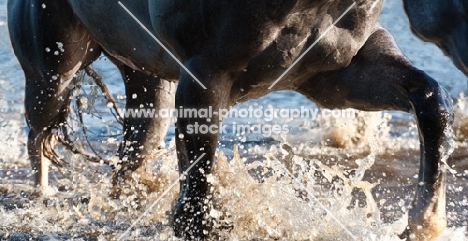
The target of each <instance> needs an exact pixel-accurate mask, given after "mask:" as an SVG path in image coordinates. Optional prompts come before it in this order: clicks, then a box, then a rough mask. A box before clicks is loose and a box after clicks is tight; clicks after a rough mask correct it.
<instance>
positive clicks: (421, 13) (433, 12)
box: [403, 0, 468, 76]
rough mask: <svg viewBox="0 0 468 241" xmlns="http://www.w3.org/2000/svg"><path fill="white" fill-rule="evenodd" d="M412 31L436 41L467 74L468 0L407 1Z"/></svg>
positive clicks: (424, 38) (427, 40) (432, 41)
mask: <svg viewBox="0 0 468 241" xmlns="http://www.w3.org/2000/svg"><path fill="white" fill-rule="evenodd" d="M403 4H404V5H403V6H404V9H405V12H406V15H407V16H408V19H409V22H410V26H411V30H412V31H413V33H414V34H415V35H416V36H418V37H419V38H421V39H422V40H424V41H426V42H431V43H434V44H436V45H437V46H438V47H439V48H440V49H441V50H442V51H443V52H444V54H445V55H447V56H449V57H450V58H451V59H452V61H453V63H454V64H455V66H456V67H457V68H458V69H460V70H461V71H462V72H463V73H464V74H465V75H466V76H468V40H467V39H468V2H466V1H460V0H448V1H443V0H437V1H422V0H414V1H404V2H403Z"/></svg>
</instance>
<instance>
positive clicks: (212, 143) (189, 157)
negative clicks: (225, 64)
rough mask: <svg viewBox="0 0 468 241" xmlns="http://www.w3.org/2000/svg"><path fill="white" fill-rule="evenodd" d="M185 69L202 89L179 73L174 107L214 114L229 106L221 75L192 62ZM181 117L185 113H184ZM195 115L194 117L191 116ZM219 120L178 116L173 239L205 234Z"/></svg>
mask: <svg viewBox="0 0 468 241" xmlns="http://www.w3.org/2000/svg"><path fill="white" fill-rule="evenodd" d="M187 66H188V67H189V68H190V69H191V70H192V72H193V73H194V74H195V75H196V76H197V77H198V78H199V79H200V80H202V81H203V83H204V85H206V87H207V89H203V88H202V87H201V86H200V85H199V84H198V83H197V82H195V81H194V80H193V79H192V77H190V76H189V75H188V74H187V73H185V72H184V73H182V75H181V79H180V82H179V86H178V87H177V92H176V106H177V107H182V108H183V110H189V109H190V110H195V111H197V113H200V112H198V111H200V110H208V109H209V108H210V107H211V108H212V110H218V109H220V108H226V106H227V105H228V103H229V93H230V83H229V82H228V81H224V80H225V79H224V78H226V77H224V78H223V75H222V74H219V73H216V72H215V71H210V67H211V66H208V65H204V62H203V61H200V60H197V59H192V60H191V61H189V62H188V64H187ZM184 113H186V112H185V111H184ZM195 115H196V114H195ZM220 123H221V122H220V118H219V116H208V117H206V116H204V117H202V116H179V117H178V119H177V123H176V145H177V156H178V160H179V172H180V175H181V176H180V180H181V181H180V196H179V199H178V201H177V203H176V206H175V211H174V224H173V225H174V231H175V234H176V236H179V237H183V238H184V239H188V240H192V239H195V240H198V239H202V238H204V237H205V236H206V235H207V234H208V233H209V230H208V229H209V227H210V225H209V220H207V217H206V213H207V212H209V211H208V210H209V205H210V204H209V202H210V197H209V196H207V195H208V193H209V185H208V182H207V175H208V174H210V173H211V169H212V166H213V160H214V154H215V150H216V145H217V140H218V132H219V130H220V128H221V127H220Z"/></svg>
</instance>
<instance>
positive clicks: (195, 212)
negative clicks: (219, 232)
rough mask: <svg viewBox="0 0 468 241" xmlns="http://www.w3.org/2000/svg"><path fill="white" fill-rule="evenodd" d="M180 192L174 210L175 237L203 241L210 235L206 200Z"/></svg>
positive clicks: (207, 201)
mask: <svg viewBox="0 0 468 241" xmlns="http://www.w3.org/2000/svg"><path fill="white" fill-rule="evenodd" d="M185 191H186V190H184V191H183V192H181V194H180V197H179V199H178V200H177V203H176V205H175V208H174V217H173V227H174V232H175V235H176V236H177V237H181V238H184V239H188V240H199V239H204V238H206V236H207V235H208V234H209V233H210V227H211V225H210V224H211V219H210V218H209V215H207V213H209V211H208V210H209V203H210V200H209V199H208V198H203V197H195V196H193V195H190V194H187V192H185Z"/></svg>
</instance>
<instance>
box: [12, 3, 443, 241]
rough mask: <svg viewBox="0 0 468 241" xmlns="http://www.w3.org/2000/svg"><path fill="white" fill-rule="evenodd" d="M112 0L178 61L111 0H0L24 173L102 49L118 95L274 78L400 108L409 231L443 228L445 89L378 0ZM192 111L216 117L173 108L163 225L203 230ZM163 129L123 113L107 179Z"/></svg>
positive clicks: (157, 101) (196, 95)
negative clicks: (19, 84)
mask: <svg viewBox="0 0 468 241" xmlns="http://www.w3.org/2000/svg"><path fill="white" fill-rule="evenodd" d="M122 3H123V4H124V5H125V6H127V7H128V10H129V11H130V12H132V13H133V14H134V16H135V17H136V18H138V19H139V21H140V23H141V25H143V26H145V27H146V28H147V29H148V30H149V32H151V34H154V36H155V37H156V38H158V39H159V40H161V42H162V44H164V45H165V46H167V47H168V50H169V51H170V52H171V53H172V54H174V55H175V56H176V57H177V59H178V60H180V61H181V63H183V65H184V68H186V69H183V68H181V66H179V65H178V64H177V63H176V61H174V59H173V58H172V57H171V56H170V55H169V54H168V52H166V51H165V50H164V49H162V48H161V46H160V45H159V44H158V43H157V42H156V41H155V40H154V39H153V38H152V37H151V36H150V35H149V34H148V33H147V32H146V31H145V30H144V29H143V28H141V27H140V26H139V25H138V23H136V22H135V20H134V19H133V18H132V17H131V16H130V15H129V14H128V13H127V12H126V11H125V10H124V9H123V8H122V7H121V6H120V5H119V4H118V3H117V2H116V1H111V0H99V1H97V0H66V1H65V0H21V1H19V0H10V1H9V2H8V16H9V18H8V22H9V30H10V36H11V39H12V43H13V47H14V50H15V54H16V55H17V57H18V59H19V61H20V63H21V65H22V67H23V69H24V72H25V76H26V100H25V105H26V118H27V121H28V124H29V127H30V133H29V137H28V150H29V156H30V159H31V164H32V168H33V171H35V172H38V174H37V175H36V183H37V184H41V185H44V184H45V183H46V180H45V179H46V178H40V177H47V175H46V173H44V172H41V170H42V169H41V163H42V161H41V158H42V156H43V155H48V156H50V157H51V158H52V159H54V155H51V154H50V152H51V151H52V148H53V147H52V146H51V145H50V144H49V143H48V141H49V139H50V136H51V133H52V132H51V130H52V129H54V128H56V127H57V126H58V125H59V123H61V122H62V121H64V118H63V116H64V115H63V112H64V111H65V109H66V105H67V104H68V101H69V100H68V99H69V96H70V89H71V86H72V85H73V79H74V78H73V76H74V74H75V73H76V71H77V70H79V69H84V68H86V67H87V66H88V65H89V64H90V63H92V62H93V61H94V60H95V59H96V58H97V57H98V56H99V54H100V53H104V54H106V55H107V56H109V57H110V58H111V59H112V61H113V62H114V63H115V64H116V65H117V66H118V67H119V68H120V70H121V72H122V76H123V78H124V80H125V88H126V94H127V96H128V97H129V98H128V100H127V106H126V108H156V109H159V108H168V107H172V106H173V101H174V99H173V98H174V92H175V104H176V106H177V107H180V106H181V107H183V108H208V107H212V108H213V109H215V110H216V109H221V108H228V107H229V106H231V105H233V104H234V103H236V102H238V101H243V100H247V99H252V98H256V97H259V96H262V95H265V94H267V93H269V92H271V91H276V90H286V89H287V90H294V91H297V92H299V93H301V94H303V95H305V96H306V97H308V98H309V99H310V100H312V101H314V102H315V103H317V104H319V105H321V106H323V107H326V108H331V109H333V108H356V109H360V110H365V111H377V110H400V111H405V112H410V113H413V114H414V115H415V117H416V120H417V123H418V127H419V133H420V143H421V165H420V170H419V185H418V186H417V189H416V196H415V199H414V203H413V207H412V209H411V211H410V217H409V219H410V220H409V228H408V230H409V232H412V233H414V234H415V235H412V236H410V237H415V239H420V240H428V239H433V238H434V237H437V236H438V235H439V234H440V233H441V232H442V231H443V230H444V228H445V226H446V216H445V171H444V170H445V168H444V163H443V158H444V157H445V155H446V154H447V153H445V151H444V150H445V149H444V146H446V143H447V141H448V140H447V139H446V133H445V131H446V130H447V129H449V128H450V123H451V118H452V106H451V100H450V98H449V97H448V96H447V94H446V92H445V91H444V90H443V89H442V88H441V86H440V85H439V84H438V83H437V82H436V81H435V80H433V79H432V78H431V77H429V76H428V75H426V74H425V73H424V72H422V71H420V70H418V69H416V68H414V67H413V66H412V65H411V64H410V63H409V61H408V60H407V59H406V58H405V57H404V56H403V55H402V54H401V52H400V51H399V50H398V48H397V47H396V46H395V44H394V42H393V39H392V37H391V36H390V34H389V33H388V32H387V31H385V30H384V29H383V28H382V27H381V26H380V25H379V24H378V23H377V19H378V16H379V14H380V11H381V8H382V4H383V0H374V1H370V0H356V1H355V4H356V5H355V6H353V5H352V4H353V3H354V2H353V1H352V0H333V1H330V0H264V1H263V0H218V1H210V0H196V1H195V0H194V1H179V0H149V1H131V0H122ZM350 7H352V8H350ZM346 10H350V11H349V12H348V13H347V14H344V13H345V12H346ZM343 14H344V15H343ZM342 16H343V18H342V19H340V17H342ZM338 20H340V21H338ZM334 22H336V25H333V24H334ZM313 44H314V47H313V48H311V50H310V52H308V53H307V54H306V55H305V56H304V57H303V58H299V56H301V55H302V54H303V53H305V51H306V49H307V48H308V47H309V46H312V45H313ZM299 59H300V61H298V62H297V64H295V65H293V63H294V61H296V60H299ZM289 67H292V68H291V69H290V71H289V72H287V74H285V75H284V77H283V78H282V79H280V81H278V82H277V83H276V84H275V85H274V86H272V84H273V82H275V80H277V79H278V77H279V76H282V74H283V73H284V72H285V71H286V70H287V69H288V68H289ZM192 74H193V75H192ZM194 76H195V77H197V78H196V79H194ZM175 81H179V85H178V87H177V90H176V91H175V90H174V84H173V82H175ZM198 81H200V83H199V82H198ZM202 86H203V87H205V88H203V87H202ZM132 96H136V98H130V97H132ZM196 123H197V124H198V125H209V126H212V125H217V126H219V125H220V120H219V118H211V119H206V118H197V117H196V118H188V117H180V118H178V121H177V124H176V127H177V130H176V142H177V143H176V144H177V154H178V159H179V169H180V171H181V173H184V172H185V171H187V170H188V171H187V176H186V177H185V178H183V179H182V181H181V183H180V197H179V200H178V202H177V204H176V207H175V213H174V230H175V232H176V235H178V236H181V237H184V238H185V239H194V238H203V237H204V236H205V232H204V230H209V226H210V225H209V223H210V222H209V220H206V213H207V206H208V204H207V201H208V199H209V198H207V194H208V192H209V186H208V183H207V180H206V175H207V174H209V173H211V172H212V166H213V161H214V153H215V150H216V145H217V140H218V135H217V134H215V133H208V134H190V133H189V132H187V129H188V128H187V127H188V126H189V125H195V124H196ZM166 128H167V121H164V120H160V119H137V118H133V119H132V118H127V119H125V123H124V141H123V142H122V144H121V146H120V150H119V153H120V159H121V162H120V164H119V165H118V166H116V167H115V169H116V171H115V177H114V183H115V184H116V185H117V184H118V183H119V181H120V180H121V179H122V177H124V175H125V173H126V172H127V171H132V170H134V169H136V168H137V167H138V166H139V165H140V164H141V162H142V161H143V160H144V159H145V157H146V156H147V155H149V154H150V151H151V149H153V148H155V146H156V145H154V143H159V141H160V140H161V139H162V137H163V135H164V134H165V131H166ZM189 167H191V168H189Z"/></svg>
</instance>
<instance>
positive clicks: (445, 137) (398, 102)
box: [299, 29, 452, 240]
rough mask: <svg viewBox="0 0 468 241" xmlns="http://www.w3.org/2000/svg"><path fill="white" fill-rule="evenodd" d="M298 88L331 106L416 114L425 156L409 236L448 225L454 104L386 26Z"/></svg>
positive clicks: (431, 235)
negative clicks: (339, 65) (344, 61)
mask: <svg viewBox="0 0 468 241" xmlns="http://www.w3.org/2000/svg"><path fill="white" fill-rule="evenodd" d="M299 92H301V93H303V94H304V95H306V96H308V97H309V98H310V99H312V100H313V101H315V102H317V103H318V104H320V105H322V106H325V107H327V108H356V109H360V110H366V111H376V110H401V111H406V112H410V113H413V114H414V115H415V117H416V120H417V124H418V128H419V136H420V144H421V162H420V169H419V183H418V186H417V190H416V197H415V199H414V202H413V206H412V207H411V209H410V211H409V225H408V233H409V234H410V235H408V238H409V239H411V240H433V239H435V238H436V237H437V236H439V235H440V234H441V232H442V231H443V230H444V228H445V227H446V223H447V220H446V216H445V171H444V168H445V167H444V159H445V158H446V156H447V155H448V154H449V153H447V151H448V149H447V146H448V145H449V141H450V136H449V134H448V133H447V132H446V131H448V130H449V128H451V121H452V104H451V99H450V98H449V96H448V95H447V93H446V92H445V90H444V89H443V88H442V87H441V86H440V85H439V84H438V83H437V82H436V81H435V80H433V79H432V78H430V77H429V76H427V75H426V74H425V73H424V72H422V71H420V70H417V69H416V68H414V67H413V66H412V65H411V64H410V63H409V61H408V60H406V59H405V58H404V56H403V55H402V54H401V53H400V51H399V50H398V48H397V47H396V46H395V45H394V42H393V39H392V37H391V36H390V35H389V34H388V33H387V32H386V31H385V30H382V29H380V30H377V31H376V32H375V33H373V35H372V36H371V37H370V38H369V39H368V40H367V42H366V43H365V45H364V46H363V47H362V49H361V50H360V51H359V52H358V54H357V55H356V56H355V57H354V58H353V60H352V62H351V64H350V65H349V66H348V67H347V68H345V69H343V70H341V71H336V72H330V73H326V74H322V75H320V76H318V77H317V76H314V77H313V78H312V79H311V80H310V81H308V82H306V83H304V84H303V85H302V86H301V87H300V88H299Z"/></svg>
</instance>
